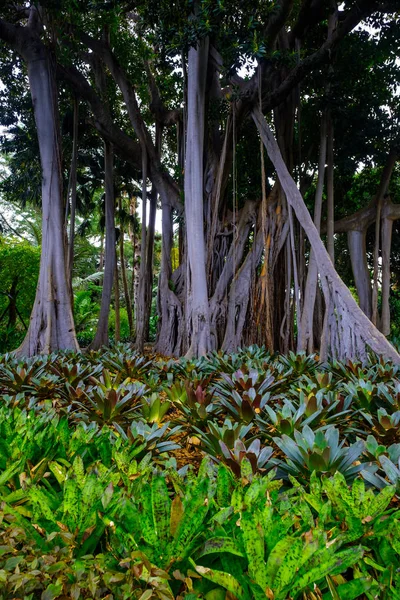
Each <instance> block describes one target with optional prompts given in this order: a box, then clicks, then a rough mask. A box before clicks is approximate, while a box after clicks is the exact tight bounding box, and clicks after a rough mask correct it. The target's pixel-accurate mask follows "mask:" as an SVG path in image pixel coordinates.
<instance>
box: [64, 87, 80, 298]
mask: <svg viewBox="0 0 400 600" xmlns="http://www.w3.org/2000/svg"><path fill="white" fill-rule="evenodd" d="M78 123H79V100H78V98H77V97H76V96H74V124H73V134H72V159H71V171H70V186H69V189H70V191H71V208H70V220H69V240H68V281H69V285H70V289H71V300H73V294H72V269H73V266H74V242H75V214H76V189H77V168H78ZM68 191H69V190H68ZM68 204H69V195H68V197H67V206H68Z"/></svg>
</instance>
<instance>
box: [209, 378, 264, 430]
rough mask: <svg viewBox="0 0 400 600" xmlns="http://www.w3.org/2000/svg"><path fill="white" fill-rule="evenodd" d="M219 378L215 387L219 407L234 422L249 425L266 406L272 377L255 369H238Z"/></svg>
mask: <svg viewBox="0 0 400 600" xmlns="http://www.w3.org/2000/svg"><path fill="white" fill-rule="evenodd" d="M221 377H222V380H221V381H220V382H218V383H217V384H216V386H215V390H216V395H217V396H218V398H219V400H220V403H221V405H222V406H223V407H224V408H225V410H226V411H227V412H228V413H229V414H230V415H231V416H232V417H233V418H234V419H235V420H236V421H238V422H243V423H246V424H248V423H250V422H251V421H252V420H253V419H254V418H255V416H256V415H257V414H260V412H261V410H262V409H263V408H264V407H265V405H266V404H267V402H268V400H269V398H270V390H271V389H273V383H274V377H273V376H272V375H271V374H270V373H268V372H267V373H266V374H265V373H260V372H259V371H257V370H256V369H248V370H247V372H246V371H244V370H241V369H239V370H238V371H236V372H235V373H233V375H232V376H229V375H227V374H226V373H221ZM267 390H269V391H268V392H267Z"/></svg>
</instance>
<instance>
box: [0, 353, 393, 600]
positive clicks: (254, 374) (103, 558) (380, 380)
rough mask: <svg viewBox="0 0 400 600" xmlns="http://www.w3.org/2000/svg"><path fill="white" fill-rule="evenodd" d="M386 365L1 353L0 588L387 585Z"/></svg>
mask: <svg viewBox="0 0 400 600" xmlns="http://www.w3.org/2000/svg"><path fill="white" fill-rule="evenodd" d="M399 374H400V368H399V367H397V366H393V365H390V364H387V363H385V362H384V361H383V360H377V359H376V357H375V356H370V358H369V360H368V361H366V362H365V363H355V362H348V363H340V362H337V361H334V362H331V363H326V364H321V363H320V362H319V361H318V357H317V356H307V355H305V354H293V353H292V354H289V355H288V356H285V357H283V356H280V355H271V354H270V353H268V352H267V351H266V350H265V349H264V348H258V347H250V348H248V349H245V350H239V351H238V352H236V353H235V354H229V355H228V354H222V353H216V352H214V353H212V354H209V355H207V356H206V357H203V358H200V359H192V360H188V359H180V360H178V361H172V360H164V359H162V358H160V357H157V356H148V357H146V358H144V357H143V356H140V355H137V354H135V353H134V352H133V351H132V349H131V348H130V347H129V346H122V345H119V346H116V347H114V348H111V349H104V351H99V352H88V353H87V354H84V355H83V354H82V355H76V354H73V353H61V354H54V355H48V356H39V357H36V358H33V359H29V360H21V359H16V358H14V357H13V356H11V355H3V356H2V357H1V358H0V395H1V403H0V538H1V539H0V598H2V599H4V600H5V599H6V598H20V599H21V600H22V599H24V600H25V599H32V600H33V599H36V598H40V599H42V600H49V599H53V598H73V599H78V598H82V599H84V598H106V597H107V598H110V599H111V598H116V599H128V598H138V599H141V600H147V599H150V598H160V599H162V600H165V599H167V598H169V599H175V598H178V599H180V598H187V599H194V598H205V599H206V600H219V599H226V600H233V599H235V598H237V599H239V600H242V599H243V600H247V599H248V600H250V599H253V598H255V599H257V600H258V599H259V598H267V599H275V600H280V599H282V600H284V599H293V600H295V599H300V598H301V599H309V600H315V599H319V600H321V599H323V600H326V599H328V598H334V599H343V600H351V599H353V598H354V599H355V598H361V599H365V598H366V599H373V598H387V599H389V598H390V599H392V598H394V599H395V598H400V542H399V539H400V537H399V536H400V513H399V510H398V502H399V496H400V431H399V422H400V418H399V415H400V375H399Z"/></svg>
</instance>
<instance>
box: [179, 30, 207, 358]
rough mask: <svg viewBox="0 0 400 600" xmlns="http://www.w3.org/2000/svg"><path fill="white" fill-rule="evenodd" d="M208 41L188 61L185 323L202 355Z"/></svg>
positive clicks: (193, 348) (192, 346)
mask: <svg viewBox="0 0 400 600" xmlns="http://www.w3.org/2000/svg"><path fill="white" fill-rule="evenodd" d="M208 47H209V41H208V38H205V39H203V40H201V41H200V42H199V43H198V46H197V47H196V48H190V50H189V58H188V102H187V119H188V122H187V142H186V162H185V219H186V232H187V233H186V235H187V247H188V276H189V278H188V281H187V303H186V321H187V335H188V339H189V350H188V352H187V355H188V356H189V357H190V356H201V355H204V354H206V353H207V352H208V351H209V350H211V349H212V348H211V336H210V315H209V305H208V290H207V278H206V264H205V263H206V249H205V242H204V225H203V218H204V217H203V210H204V209H203V194H204V190H203V152H204V126H205V119H204V106H205V89H206V74H207V59H208Z"/></svg>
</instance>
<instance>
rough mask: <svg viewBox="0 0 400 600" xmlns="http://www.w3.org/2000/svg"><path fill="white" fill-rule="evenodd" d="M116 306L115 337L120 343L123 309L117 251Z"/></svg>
mask: <svg viewBox="0 0 400 600" xmlns="http://www.w3.org/2000/svg"><path fill="white" fill-rule="evenodd" d="M114 308H115V336H114V339H115V341H116V342H117V343H118V342H120V341H121V311H120V303H119V273H118V257H117V253H116V252H115V280H114Z"/></svg>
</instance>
